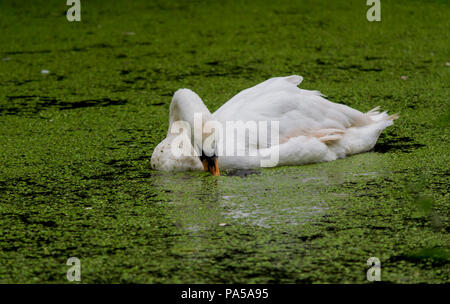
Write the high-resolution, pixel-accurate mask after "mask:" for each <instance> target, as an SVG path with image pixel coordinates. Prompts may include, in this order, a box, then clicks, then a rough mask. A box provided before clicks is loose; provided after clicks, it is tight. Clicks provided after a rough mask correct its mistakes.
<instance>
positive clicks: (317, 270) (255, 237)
mask: <svg viewBox="0 0 450 304" xmlns="http://www.w3.org/2000/svg"><path fill="white" fill-rule="evenodd" d="M132 3H133V4H129V3H128V2H125V1H114V2H113V3H109V2H108V3H107V4H105V3H103V2H101V1H89V2H84V1H82V21H81V22H79V23H77V22H73V23H69V22H67V20H66V18H65V16H64V11H65V10H66V9H67V7H66V6H65V5H64V4H65V2H64V1H63V2H61V1H50V2H49V1H45V2H44V1H37V2H36V1H33V3H32V4H31V2H30V4H28V5H27V4H26V2H25V3H22V4H21V5H20V6H19V5H18V4H16V3H15V2H13V1H6V2H5V1H3V2H2V3H1V4H0V15H1V18H0V28H1V33H2V35H1V36H0V41H1V44H0V45H1V48H0V57H1V59H2V60H1V61H0V83H1V86H0V212H1V217H0V227H1V228H0V282H1V283H22V282H24V283H33V282H36V283H42V282H52V283H53V282H60V283H64V282H67V280H66V271H67V270H68V268H69V267H68V266H66V260H67V259H68V258H69V257H72V256H75V257H78V258H80V259H81V263H82V283H112V282H120V283H131V282H133V283H365V282H367V280H366V273H365V272H366V271H367V269H368V266H367V264H366V262H367V260H368V259H369V258H370V257H372V256H374V257H378V258H379V259H380V261H381V269H382V275H381V276H382V278H381V279H382V281H384V282H393V283H421V282H425V283H445V282H449V281H450V280H449V279H450V271H449V256H448V252H449V249H450V246H449V245H450V242H449V236H448V232H449V223H448V221H449V203H448V201H449V194H448V184H449V167H448V164H449V153H448V151H449V129H448V101H449V90H448V89H449V87H448V83H449V80H450V77H449V67H448V61H449V57H448V56H449V52H448V51H449V50H448V45H449V43H448V41H449V39H448V38H449V37H448V33H447V32H448V30H447V29H448V26H449V21H448V20H450V19H449V18H448V17H449V6H448V3H446V2H445V1H426V2H419V1H396V2H394V1H384V2H383V7H382V22H380V23H376V22H374V23H370V22H367V20H366V19H365V13H366V10H367V6H365V5H364V3H362V2H361V1H345V2H344V1H342V2H338V1H333V2H330V1H303V2H300V1H282V3H279V2H276V3H275V2H272V1H254V2H239V3H236V2H232V1H225V2H224V1H208V2H206V1H189V2H184V1H170V2H164V1H154V2H151V3H147V2H146V1H133V2H132ZM133 34H134V35H133ZM44 69H45V70H48V71H49V73H48V74H41V71H42V70H44ZM293 73H295V74H300V75H302V76H304V82H303V83H302V85H301V86H302V88H306V89H317V90H320V91H322V92H323V93H324V94H326V95H327V96H328V97H329V98H330V99H331V100H333V101H336V102H341V103H345V104H347V105H349V106H352V107H355V108H357V109H360V110H362V111H367V110H370V109H371V108H373V107H375V106H376V105H380V106H381V107H382V108H383V109H388V110H389V111H390V113H400V119H398V120H396V122H395V125H394V126H393V127H390V128H389V129H387V130H386V131H385V132H384V133H383V134H382V135H381V138H380V141H379V143H378V144H377V146H376V147H375V149H374V150H373V151H372V152H369V153H365V154H361V155H355V156H352V157H349V158H347V159H342V160H338V161H334V162H329V163H321V164H314V165H307V166H297V167H280V168H272V169H261V170H257V171H254V172H228V173H225V174H224V175H222V176H220V177H218V178H215V177H211V176H209V175H208V174H205V173H202V172H178V173H164V172H158V171H152V170H150V156H151V153H152V151H153V149H154V147H155V146H156V145H157V144H158V143H159V141H161V140H162V139H163V138H164V136H165V133H166V130H167V127H168V107H169V104H170V99H171V95H172V94H173V92H174V91H175V90H176V89H178V88H180V87H189V88H191V89H193V90H194V91H196V92H197V93H198V94H199V95H200V96H201V97H202V98H203V100H204V101H205V103H206V104H207V105H208V107H209V108H210V109H211V110H212V111H214V110H215V109H217V108H218V107H219V106H220V105H221V104H222V103H224V102H225V101H226V100H228V99H229V98H230V97H231V96H233V95H234V94H236V93H237V92H239V91H240V90H242V89H244V88H247V87H249V86H252V85H254V84H257V83H258V82H260V81H263V80H265V79H266V78H269V77H273V76H280V75H289V74H293ZM402 76H406V78H405V77H403V79H402Z"/></svg>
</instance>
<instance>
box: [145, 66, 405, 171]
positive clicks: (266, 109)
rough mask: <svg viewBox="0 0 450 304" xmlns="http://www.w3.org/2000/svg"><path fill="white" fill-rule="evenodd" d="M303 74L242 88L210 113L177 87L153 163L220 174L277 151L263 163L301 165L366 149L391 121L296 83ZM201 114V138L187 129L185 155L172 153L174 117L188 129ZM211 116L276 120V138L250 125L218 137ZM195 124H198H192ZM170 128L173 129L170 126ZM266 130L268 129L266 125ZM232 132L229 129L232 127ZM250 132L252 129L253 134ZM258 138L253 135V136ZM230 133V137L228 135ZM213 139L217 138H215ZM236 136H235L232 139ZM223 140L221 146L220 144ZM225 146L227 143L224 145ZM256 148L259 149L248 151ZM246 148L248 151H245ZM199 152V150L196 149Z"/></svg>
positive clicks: (253, 163) (165, 167)
mask: <svg viewBox="0 0 450 304" xmlns="http://www.w3.org/2000/svg"><path fill="white" fill-rule="evenodd" d="M302 80H303V78H302V77H301V76H297V75H292V76H288V77H276V78H271V79H269V80H266V81H264V82H262V83H260V84H258V85H256V86H254V87H251V88H249V89H246V90H244V91H242V92H240V93H239V94H237V95H235V96H234V97H233V98H231V99H230V100H229V101H228V102H227V103H225V104H224V105H222V106H221V107H220V108H219V109H218V110H217V111H216V112H214V113H213V114H211V113H210V112H209V110H208V109H207V107H206V106H205V105H204V104H203V102H202V100H201V99H200V97H199V96H198V95H197V94H195V93H194V92H192V91H191V90H189V89H180V90H178V91H176V92H175V94H174V96H173V98H172V102H171V105H170V121H169V132H168V133H167V137H166V138H165V139H164V140H163V141H162V142H161V143H159V144H158V146H157V147H156V148H155V150H154V151H153V153H152V158H151V166H152V168H153V169H156V170H164V171H180V170H202V169H203V170H205V171H210V172H211V173H212V174H214V175H219V167H220V168H254V167H260V166H262V164H263V162H262V161H261V160H262V158H263V156H264V155H265V156H266V158H267V155H270V153H272V152H275V150H276V154H277V161H276V162H272V163H270V162H269V163H267V162H266V163H265V164H264V166H282V165H300V164H306V163H314V162H323V161H331V160H335V159H338V158H343V157H345V156H347V155H351V154H356V153H361V152H366V151H369V150H370V149H372V148H373V147H374V146H375V143H376V142H377V140H378V137H379V135H380V133H381V131H383V130H384V129H385V128H386V127H388V126H390V125H392V124H393V120H394V119H396V118H398V116H397V115H395V114H394V115H390V116H389V115H388V114H387V113H386V112H383V113H380V112H378V107H376V108H374V109H373V110H371V111H369V112H367V113H362V112H360V111H358V110H355V109H352V108H350V107H348V106H345V105H342V104H337V103H333V102H331V101H328V100H326V99H325V98H324V96H323V95H321V93H320V92H318V91H308V90H303V89H300V88H298V85H299V84H300V83H301V82H302ZM196 113H197V115H201V117H202V121H203V125H202V126H200V127H201V128H202V129H201V132H200V133H201V135H202V136H203V137H202V140H201V141H200V142H199V141H196V140H195V138H194V135H193V134H194V132H193V131H192V132H191V133H190V134H188V133H185V134H184V135H183V136H184V139H183V140H186V141H185V142H186V143H188V145H189V147H190V151H191V153H190V154H189V155H174V153H172V148H173V145H174V139H175V138H178V141H177V143H176V145H179V140H180V137H182V136H181V135H180V134H178V133H173V132H171V127H173V126H174V123H175V122H177V121H185V122H186V123H187V125H188V126H190V127H191V128H192V129H195V128H198V126H197V127H194V124H195V122H194V116H195V114H196ZM210 121H217V122H219V123H222V124H225V123H226V122H229V121H232V122H236V121H242V122H244V123H247V122H250V121H253V122H257V123H258V122H263V121H269V122H273V121H275V122H278V124H279V132H278V134H277V135H278V138H277V141H276V142H275V143H274V142H273V141H271V139H270V136H269V137H267V140H264V138H262V139H261V138H259V137H258V136H257V135H256V133H255V131H252V130H248V131H247V133H246V136H245V137H244V138H241V139H240V140H239V139H237V142H236V143H233V142H229V141H228V139H230V138H231V137H232V136H227V134H228V133H226V134H225V135H223V137H224V138H220V136H219V137H217V134H215V130H212V131H211V130H209V133H208V130H205V129H203V127H204V126H205V124H207V123H208V122H210ZM196 130H198V129H196ZM172 131H173V130H172ZM268 132H269V133H270V131H268ZM211 134H214V135H215V136H216V137H214V138H215V141H214V140H213V141H212V142H213V144H212V145H211V143H209V144H208V145H207V146H208V147H212V150H211V149H209V150H208V153H205V151H206V149H205V146H206V145H205V141H204V139H205V138H208V136H209V138H211V136H210V135H211ZM230 134H231V133H230ZM252 135H255V136H254V137H253V136H252ZM255 138H256V140H255ZM233 140H234V138H233V139H232V141H233ZM217 141H220V143H218V142H217ZM234 141H236V140H234ZM192 143H194V144H192ZM231 144H235V145H236V149H237V151H241V152H243V153H241V154H239V153H238V155H240V156H236V153H235V154H233V155H229V154H227V153H224V150H226V147H227V145H231ZM219 146H221V147H222V149H221V151H218V150H220V149H218V147H219ZM223 146H225V147H223ZM250 149H256V151H257V155H256V156H255V155H249V153H248V151H249V150H250ZM245 151H247V153H244V152H245ZM195 152H197V154H195Z"/></svg>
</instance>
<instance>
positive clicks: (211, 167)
mask: <svg viewBox="0 0 450 304" xmlns="http://www.w3.org/2000/svg"><path fill="white" fill-rule="evenodd" d="M201 160H202V164H203V169H205V172H210V173H211V174H212V175H215V176H219V175H220V171H219V162H218V160H217V156H213V157H209V156H202V158H201Z"/></svg>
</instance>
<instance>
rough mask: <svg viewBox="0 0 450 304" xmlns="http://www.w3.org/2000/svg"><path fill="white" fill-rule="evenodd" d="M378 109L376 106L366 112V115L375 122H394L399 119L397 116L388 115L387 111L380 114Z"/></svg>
mask: <svg viewBox="0 0 450 304" xmlns="http://www.w3.org/2000/svg"><path fill="white" fill-rule="evenodd" d="M379 109H380V107H379V106H377V107H375V108H373V109H372V110H370V111H369V112H367V113H366V114H367V115H368V116H369V117H370V119H372V120H373V121H375V122H378V121H383V120H395V119H397V118H399V116H398V114H392V115H388V113H387V111H384V112H381V113H380V111H379Z"/></svg>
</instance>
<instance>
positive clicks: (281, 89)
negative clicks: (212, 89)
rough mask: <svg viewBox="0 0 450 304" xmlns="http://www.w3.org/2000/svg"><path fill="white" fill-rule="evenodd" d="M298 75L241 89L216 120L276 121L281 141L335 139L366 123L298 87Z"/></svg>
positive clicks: (355, 112) (360, 115) (362, 117)
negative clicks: (308, 138) (304, 138)
mask: <svg viewBox="0 0 450 304" xmlns="http://www.w3.org/2000/svg"><path fill="white" fill-rule="evenodd" d="M301 80H302V78H301V76H296V75H293V76H288V77H278V78H272V79H269V80H267V81H265V82H263V83H260V84H258V85H256V86H254V87H252V88H249V89H247V90H244V91H242V92H240V93H239V94H237V95H236V96H234V97H233V98H232V99H230V100H229V101H228V102H227V103H225V104H224V105H223V106H222V107H221V108H219V109H218V110H217V111H216V112H215V113H214V114H213V118H214V119H215V120H218V121H221V122H225V121H228V120H229V121H239V120H241V121H244V122H246V121H268V122H270V121H279V127H280V141H283V139H286V138H290V137H294V136H296V134H298V135H309V134H312V136H315V135H314V134H316V135H318V136H319V135H320V136H321V137H324V138H325V139H326V140H332V139H334V138H335V139H338V134H339V133H340V131H339V130H345V129H346V128H349V127H352V126H357V125H364V124H367V123H369V122H370V121H369V118H368V116H367V115H366V114H363V113H361V112H360V111H358V110H355V109H352V108H350V107H348V106H345V105H342V104H337V103H333V102H330V101H328V100H327V99H325V98H324V97H323V96H322V95H321V94H320V92H318V91H308V90H302V89H300V88H298V87H297V85H298V84H299V83H300V82H301Z"/></svg>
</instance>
